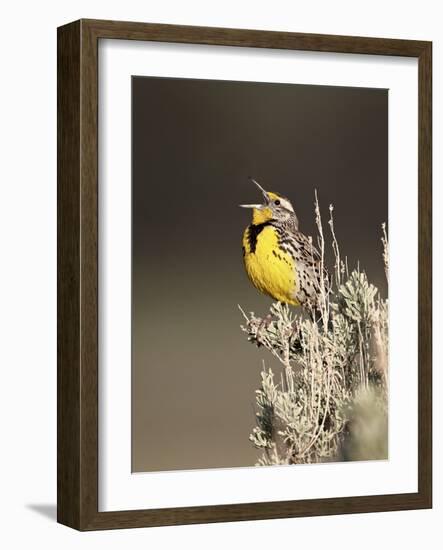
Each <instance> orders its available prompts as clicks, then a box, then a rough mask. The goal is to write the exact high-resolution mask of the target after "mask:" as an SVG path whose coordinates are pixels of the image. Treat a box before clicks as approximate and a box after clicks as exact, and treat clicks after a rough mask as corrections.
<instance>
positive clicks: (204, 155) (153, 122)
mask: <svg viewBox="0 0 443 550" xmlns="http://www.w3.org/2000/svg"><path fill="white" fill-rule="evenodd" d="M132 100H133V103H132V137H133V281H132V283H133V288H132V292H133V358H132V372H133V387H132V406H133V410H132V468H133V471H137V472H138V471H158V470H176V469H192V468H216V467H234V466H251V465H253V464H254V463H255V462H256V460H257V456H258V455H257V451H256V450H255V449H254V448H253V447H252V444H251V443H250V442H249V440H248V435H249V433H250V431H251V430H252V428H253V427H254V425H255V420H254V391H255V390H256V389H257V388H258V386H259V383H260V371H261V368H262V360H263V359H264V360H265V361H266V364H267V365H269V366H272V365H273V364H274V362H273V361H272V359H271V356H270V355H269V354H268V353H266V351H262V350H258V349H256V348H255V347H253V346H252V345H251V344H249V343H248V342H247V340H246V337H245V335H244V334H243V333H242V332H241V330H240V327H239V325H240V324H241V322H242V317H241V315H240V312H239V310H238V308H237V304H241V305H242V307H243V308H244V309H245V310H246V311H250V310H252V311H255V312H256V313H257V314H260V315H262V314H265V313H267V310H268V307H269V305H270V303H271V301H270V299H269V298H267V297H266V296H264V295H261V294H259V293H258V291H256V290H255V289H254V288H253V287H252V285H251V284H250V283H249V281H248V279H247V277H246V274H245V272H244V269H243V263H242V252H241V236H242V232H243V230H244V228H245V227H246V225H248V224H249V223H250V215H251V213H250V212H249V211H246V210H243V209H240V208H239V207H238V204H240V203H242V202H247V203H252V202H258V201H259V200H260V194H259V193H258V191H257V189H256V188H255V186H253V185H252V184H251V183H250V182H249V181H248V176H252V177H254V178H255V179H257V180H258V181H259V182H260V183H261V184H262V185H263V187H265V188H266V189H268V190H271V191H277V192H280V193H282V194H284V195H285V196H287V197H288V198H289V199H290V200H291V201H292V203H293V205H294V207H295V210H296V213H297V215H298V217H299V220H300V229H301V230H302V231H303V232H305V233H306V234H308V235H315V225H314V215H313V200H314V189H315V188H317V190H318V193H319V199H320V204H321V208H322V214H323V221H324V229H325V231H327V229H328V227H327V223H326V220H327V217H328V215H329V212H328V205H329V204H330V203H333V204H334V207H335V210H334V215H335V226H336V234H337V238H338V241H339V243H340V247H341V252H342V254H346V255H347V256H348V259H349V265H350V267H352V266H353V265H355V264H356V262H357V260H358V259H359V260H360V265H361V266H362V268H364V269H365V270H366V271H367V273H368V276H369V278H370V280H371V281H372V282H373V283H374V284H375V285H377V286H379V288H380V289H381V291H382V293H383V295H384V296H385V295H386V293H387V288H386V283H385V276H384V271H383V262H382V248H381V242H380V235H381V231H380V225H381V223H382V222H383V221H387V218H388V92H387V90H379V89H363V88H338V87H327V86H302V85H294V84H267V83H247V82H226V81H207V80H188V79H169V78H148V77H133V79H132ZM330 261H331V258H330V256H329V262H330ZM275 367H276V368H275V370H276V371H277V372H278V370H279V367H278V366H277V365H276V366H275Z"/></svg>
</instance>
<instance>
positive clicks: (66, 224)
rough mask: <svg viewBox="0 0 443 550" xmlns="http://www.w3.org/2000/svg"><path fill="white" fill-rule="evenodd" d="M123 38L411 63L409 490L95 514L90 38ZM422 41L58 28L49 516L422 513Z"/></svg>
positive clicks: (119, 25) (426, 273)
mask: <svg viewBox="0 0 443 550" xmlns="http://www.w3.org/2000/svg"><path fill="white" fill-rule="evenodd" d="M105 38H106V39H116V40H119V39H124V40H141V41H159V42H174V43H188V44H189V43H190V44H206V45H226V46H235V47H253V48H273V49H275V48H277V49H286V50H304V51H312V52H336V53H348V54H371V55H380V56H383V55H385V56H405V57H414V58H418V66H419V77H418V82H419V120H418V127H419V144H418V151H419V168H418V170H419V173H418V181H419V200H418V204H419V250H418V254H419V304H418V306H419V357H418V368H419V375H418V405H419V407H418V424H419V428H418V434H419V440H418V455H419V456H418V492H416V493H409V494H386V495H376V496H357V497H346V498H323V499H315V500H298V501H281V502H255V503H248V504H232V505H217V506H196V507H184V508H167V509H147V510H135V511H134V510H132V511H125V510H122V511H117V512H99V511H98V268H97V262H98V221H97V220H98V214H97V213H98V186H97V181H98V168H97V166H98V137H97V136H98V125H97V116H98V42H99V40H100V39H105ZM431 66H432V44H431V43H430V42H422V41H411V40H393V39H381V38H361V37H350V36H328V35H314V34H298V33H285V32H269V31H258V30H238V29H225V28H205V27H189V26H175V25H157V24H146V23H133V22H118V21H98V20H80V21H76V22H73V23H70V24H68V25H65V26H62V27H60V28H59V29H58V111H57V112H58V173H57V177H58V431H57V435H58V453H57V465H58V481H57V488H58V503H57V509H58V521H59V522H60V523H63V524H65V525H68V526H70V527H73V528H75V529H79V530H82V531H83V530H96V529H113V528H130V527H147V526H160V525H177V524H190V523H209V522H223V521H240V520H253V519H270V518H285V517H298V516H317V515H330V514H345V513H362V512H376V511H389V510H407V509H419V508H430V507H431V506H432V416H431V412H432V401H431V399H432V389H431V388H432V373H431V345H432V342H431V333H432V319H431V318H432V304H431V299H432V259H431V254H432V250H431V244H432V241H431V239H432V229H431V228H432V219H431V202H432V190H431V169H432V158H431V142H432V110H431V109H432V108H431V94H432V82H431V70H432V69H431Z"/></svg>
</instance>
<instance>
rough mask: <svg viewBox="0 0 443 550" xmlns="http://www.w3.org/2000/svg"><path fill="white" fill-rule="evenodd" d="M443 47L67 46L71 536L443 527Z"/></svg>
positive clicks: (80, 37)
mask: <svg viewBox="0 0 443 550" xmlns="http://www.w3.org/2000/svg"><path fill="white" fill-rule="evenodd" d="M431 52H432V49H431V43H430V42H419V41H409V40H393V39H381V38H360V37H344V36H326V35H314V34H312V35H308V34H298V33H281V32H269V31H266V32H265V31H257V30H239V29H221V28H202V27H184V26H172V25H157V24H145V23H129V22H115V21H96V20H80V21H76V22H74V23H70V24H68V25H65V26H63V27H60V28H59V29H58V521H59V522H61V523H63V524H66V525H68V526H71V527H74V528H76V529H80V530H94V529H112V528H123V527H146V526H159V525H173V524H186V523H206V522H219V521H237V520H251V519H267V518H282V517H296V516H312V515H326V514H343V513H357V512H375V511H388V510H406V509H417V508H430V507H431V503H432V498H431V494H432V448H431V441H432V439H431V435H432V417H431V409H432V407H431V389H432V382H431V380H432V379H431V376H432V375H431V298H432V290H431V283H432V281H431V201H432V193H431V138H432V130H431V114H432V111H431V90H432V83H431V65H432V61H431Z"/></svg>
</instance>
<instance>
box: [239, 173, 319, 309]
mask: <svg viewBox="0 0 443 550" xmlns="http://www.w3.org/2000/svg"><path fill="white" fill-rule="evenodd" d="M250 180H251V181H252V182H253V183H254V184H255V185H256V186H257V187H258V189H259V190H260V191H261V193H262V195H263V203H262V204H241V205H240V206H241V207H242V208H249V209H252V223H251V224H250V225H248V227H246V229H245V231H244V233H243V239H242V249H243V261H244V267H245V270H246V273H247V275H248V277H249V279H250V281H251V283H252V284H253V285H254V286H255V287H256V288H257V289H258V290H259V291H260V292H262V293H264V294H267V295H268V296H270V297H271V298H273V300H276V301H278V302H281V303H284V304H289V305H293V306H301V307H302V308H305V309H307V310H308V311H310V312H311V313H312V312H313V311H316V310H318V308H319V293H320V289H321V273H322V269H323V275H324V278H323V282H324V284H326V285H327V284H328V283H327V281H328V280H329V278H328V275H327V272H326V270H325V268H324V267H322V261H321V255H320V253H319V252H318V250H317V249H316V248H315V246H314V245H313V243H312V239H311V238H310V237H308V236H306V235H304V234H303V233H302V232H300V231H299V222H298V218H297V215H296V214H295V211H294V207H293V206H292V204H291V202H290V201H289V199H287V198H286V197H284V196H283V195H280V194H279V193H275V192H271V191H265V189H263V187H262V186H261V185H260V184H259V183H258V182H257V181H256V180H254V179H253V178H250Z"/></svg>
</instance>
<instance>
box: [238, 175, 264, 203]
mask: <svg viewBox="0 0 443 550" xmlns="http://www.w3.org/2000/svg"><path fill="white" fill-rule="evenodd" d="M249 179H250V180H251V181H252V183H255V185H256V186H257V187H258V188H259V189H260V191H261V192H262V194H263V199H264V201H265V202H264V204H240V205H239V206H241V207H242V208H257V209H258V210H260V208H264V207H265V206H266V205H267V204H268V203H269V198H268V194H267V193H266V191H265V190H264V189H263V187H262V186H261V185H260V184H259V183H258V182H256V181H255V180H254V179H252V178H249Z"/></svg>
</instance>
